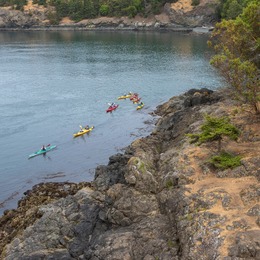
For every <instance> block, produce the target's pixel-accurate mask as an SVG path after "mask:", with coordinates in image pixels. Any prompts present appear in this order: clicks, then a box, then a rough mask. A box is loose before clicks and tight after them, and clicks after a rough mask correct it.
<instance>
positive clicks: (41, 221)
mask: <svg viewBox="0 0 260 260" xmlns="http://www.w3.org/2000/svg"><path fill="white" fill-rule="evenodd" d="M231 95H232V93H229V91H228V90H227V89H225V90H218V91H215V92H213V91H211V90H207V89H201V90H195V89H192V90H190V91H188V92H186V93H185V94H183V95H180V96H176V97H172V98H171V99H170V100H169V101H168V102H166V103H164V104H162V105H160V106H158V107H157V110H156V111H155V113H156V114H157V115H159V116H160V118H159V120H158V122H157V124H156V127H155V129H154V130H153V132H152V133H151V135H149V136H148V137H145V138H141V139H138V140H136V141H134V142H133V143H132V144H131V145H130V146H129V147H128V148H127V149H126V152H125V154H116V155H114V156H111V157H110V158H109V163H108V165H107V166H98V167H97V168H96V173H95V179H94V181H93V182H92V183H90V184H86V185H85V186H81V188H80V187H79V188H78V190H77V191H76V192H74V193H73V194H71V195H68V194H66V196H61V197H60V198H58V197H56V198H55V196H54V197H52V196H53V195H54V194H57V192H56V191H55V188H54V189H53V191H52V192H51V191H48V190H47V191H46V190H45V191H42V190H41V185H39V186H37V187H35V189H34V191H32V192H30V191H28V192H27V194H26V195H27V196H26V197H25V198H24V199H23V200H22V201H21V202H20V203H19V207H18V209H17V210H12V211H7V212H5V215H4V216H3V217H2V218H0V219H1V222H0V223H1V226H2V227H3V226H4V229H2V230H1V232H0V234H1V236H0V237H1V247H2V248H4V250H3V254H2V257H3V259H6V260H9V259H25V258H26V257H27V258H28V257H31V258H35V259H37V258H38V259H39V258H44V259H45V258H48V257H53V258H55V259H61V258H64V259H65V258H66V257H67V258H68V259H71V257H73V258H80V259H94V258H95V259H96V258H97V259H108V257H112V258H113V259H146V260H154V259H217V258H220V259H232V257H240V258H244V259H245V258H246V259H250V257H251V258H252V259H257V258H256V257H257V256H259V252H260V248H259V237H260V230H259V225H260V219H259V218H260V217H259V214H258V212H259V204H257V203H258V202H259V194H258V193H257V192H258V190H259V187H260V186H259V181H260V179H259V175H258V171H259V168H258V165H259V160H260V158H259V157H257V153H258V150H259V142H260V140H259V138H257V129H259V128H258V127H259V118H258V117H255V116H253V115H250V114H249V113H248V112H247V109H246V108H245V109H243V107H241V106H240V104H238V103H237V102H236V101H234V100H232V99H231ZM238 109H239V111H240V112H239V113H234V111H235V110H238ZM205 113H208V114H213V115H216V116H223V115H228V116H229V117H230V118H231V120H232V122H233V123H234V124H236V125H238V126H239V128H240V130H242V133H243V134H242V136H241V137H240V139H239V140H238V142H237V143H236V142H229V141H228V140H225V145H226V147H228V149H229V150H231V151H232V152H236V153H239V154H240V155H241V156H242V158H243V162H242V165H241V166H240V167H238V168H235V169H233V170H231V169H228V170H225V171H216V170H214V169H212V168H211V167H209V166H208V165H207V164H205V163H203V161H204V160H205V158H206V157H207V156H208V155H209V154H210V153H212V148H213V147H212V145H207V144H205V145H202V146H200V147H198V146H195V145H194V144H190V142H189V140H188V138H187V137H186V134H187V133H196V132H197V131H198V129H199V128H200V126H201V124H202V123H203V114H205ZM257 147H258V148H257ZM230 183H232V185H230ZM64 187H67V189H68V187H69V186H68V184H64V183H63V184H60V186H59V189H60V190H61V191H62V190H63V189H64ZM52 188H53V187H52ZM37 189H39V191H40V192H38V191H37ZM45 189H46V186H45ZM46 194H47V197H46ZM51 194H52V195H51ZM74 194H75V195H74ZM257 194H258V195H257ZM34 195H35V196H34ZM41 198H45V202H46V203H44V204H42V203H41V202H42V199H41ZM46 198H47V199H46ZM48 199H49V201H48ZM3 224H4V225H3ZM249 248H250V250H249ZM246 249H248V250H246Z"/></svg>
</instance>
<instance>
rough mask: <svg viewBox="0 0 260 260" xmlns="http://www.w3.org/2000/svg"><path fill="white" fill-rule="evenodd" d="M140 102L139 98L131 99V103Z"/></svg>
mask: <svg viewBox="0 0 260 260" xmlns="http://www.w3.org/2000/svg"><path fill="white" fill-rule="evenodd" d="M140 100H141V98H135V99H132V102H133V103H134V104H137V103H139V101H140Z"/></svg>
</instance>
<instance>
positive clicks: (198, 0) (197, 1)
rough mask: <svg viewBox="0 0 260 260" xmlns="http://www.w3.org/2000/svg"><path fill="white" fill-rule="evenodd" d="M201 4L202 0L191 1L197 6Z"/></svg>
mask: <svg viewBox="0 0 260 260" xmlns="http://www.w3.org/2000/svg"><path fill="white" fill-rule="evenodd" d="M199 4H200V0H192V2H191V5H192V6H197V5H199Z"/></svg>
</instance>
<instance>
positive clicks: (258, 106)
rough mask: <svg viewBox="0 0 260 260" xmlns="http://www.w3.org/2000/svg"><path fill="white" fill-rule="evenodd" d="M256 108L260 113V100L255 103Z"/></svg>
mask: <svg viewBox="0 0 260 260" xmlns="http://www.w3.org/2000/svg"><path fill="white" fill-rule="evenodd" d="M255 110H256V113H257V114H260V101H257V102H256V103H255Z"/></svg>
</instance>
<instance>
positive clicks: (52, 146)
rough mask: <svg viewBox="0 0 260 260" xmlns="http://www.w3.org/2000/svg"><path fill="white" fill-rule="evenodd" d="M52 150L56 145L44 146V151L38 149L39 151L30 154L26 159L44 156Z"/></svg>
mask: <svg viewBox="0 0 260 260" xmlns="http://www.w3.org/2000/svg"><path fill="white" fill-rule="evenodd" d="M54 148H56V145H50V146H46V148H45V150H42V149H40V150H39V151H37V152H35V153H32V154H30V155H29V158H28V159H30V158H33V157H35V156H37V155H41V154H45V153H47V152H49V151H51V150H53V149H54Z"/></svg>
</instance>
